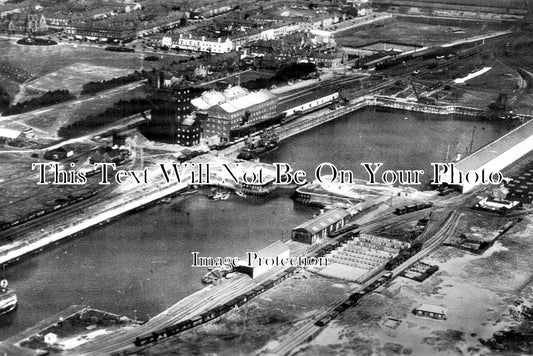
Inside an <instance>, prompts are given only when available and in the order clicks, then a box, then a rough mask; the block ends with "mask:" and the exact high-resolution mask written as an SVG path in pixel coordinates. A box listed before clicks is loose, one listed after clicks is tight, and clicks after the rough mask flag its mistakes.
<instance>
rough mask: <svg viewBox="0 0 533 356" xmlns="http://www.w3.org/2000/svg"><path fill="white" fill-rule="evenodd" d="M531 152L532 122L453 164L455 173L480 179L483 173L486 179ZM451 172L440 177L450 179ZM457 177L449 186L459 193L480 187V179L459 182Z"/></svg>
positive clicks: (532, 143)
mask: <svg viewBox="0 0 533 356" xmlns="http://www.w3.org/2000/svg"><path fill="white" fill-rule="evenodd" d="M531 150H533V120H532V121H528V122H526V123H525V124H523V125H521V126H519V127H517V128H516V129H514V130H513V131H511V132H509V133H507V134H506V135H504V136H502V137H500V138H499V139H497V140H495V141H493V142H491V143H490V144H488V145H486V146H484V147H482V148H481V149H479V150H478V151H476V152H474V153H473V154H471V155H470V156H468V157H465V158H464V159H462V160H461V161H459V162H457V163H456V164H455V171H456V173H457V171H460V172H462V173H463V174H466V173H467V172H469V171H474V172H476V173H478V176H479V177H481V172H482V171H483V170H484V171H485V177H488V176H489V175H490V174H491V173H492V172H498V171H501V170H503V169H504V168H506V167H507V166H509V165H510V164H512V163H513V162H515V161H516V160H518V159H519V158H520V157H522V156H524V155H526V154H527V153H529V152H530V151H531ZM450 173H451V170H448V172H447V173H446V174H443V175H442V176H443V177H445V179H446V180H448V181H449V180H450V179H452V177H451V174H450ZM458 177H459V176H458V175H457V174H456V175H455V178H454V179H453V183H452V184H450V185H451V186H453V187H456V188H457V189H458V190H459V191H460V192H462V193H467V192H469V191H471V190H472V189H474V188H475V187H476V186H478V185H480V184H481V182H480V179H479V180H478V181H476V180H475V179H470V180H469V181H466V179H463V181H462V182H459V180H458ZM470 177H471V178H473V177H475V174H473V173H472V174H470Z"/></svg>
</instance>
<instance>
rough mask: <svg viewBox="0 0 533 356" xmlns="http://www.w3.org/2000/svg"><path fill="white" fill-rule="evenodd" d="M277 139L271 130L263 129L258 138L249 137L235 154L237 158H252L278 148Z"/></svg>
mask: <svg viewBox="0 0 533 356" xmlns="http://www.w3.org/2000/svg"><path fill="white" fill-rule="evenodd" d="M278 143H279V139H278V136H277V135H276V134H274V133H273V132H271V131H265V132H263V133H262V134H261V135H260V136H259V140H257V141H253V140H252V139H251V138H249V139H248V140H247V142H246V147H245V148H243V149H242V151H241V152H240V153H239V155H238V156H237V158H238V159H245V160H252V159H256V158H257V157H259V156H261V155H263V154H265V153H268V152H270V151H273V150H275V149H276V148H278Z"/></svg>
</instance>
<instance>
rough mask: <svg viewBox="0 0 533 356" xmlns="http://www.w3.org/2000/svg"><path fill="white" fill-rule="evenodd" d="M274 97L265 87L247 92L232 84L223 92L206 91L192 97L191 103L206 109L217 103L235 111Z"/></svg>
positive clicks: (227, 110)
mask: <svg viewBox="0 0 533 356" xmlns="http://www.w3.org/2000/svg"><path fill="white" fill-rule="evenodd" d="M275 98H276V96H275V95H274V94H272V93H271V92H269V91H268V90H266V89H263V90H259V91H256V92H249V91H248V90H246V89H244V88H242V87H240V86H234V87H231V88H228V89H226V90H224V91H223V92H218V91H214V90H211V91H206V92H204V93H202V95H201V96H200V97H198V98H195V99H192V100H191V104H193V105H194V106H195V107H196V108H197V109H199V110H208V109H210V108H212V107H214V106H217V105H218V106H219V107H220V108H221V109H222V110H224V111H226V112H236V111H239V110H243V109H246V108H248V107H250V106H254V105H257V104H259V103H262V102H265V101H267V100H271V99H275Z"/></svg>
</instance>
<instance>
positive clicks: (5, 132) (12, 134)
mask: <svg viewBox="0 0 533 356" xmlns="http://www.w3.org/2000/svg"><path fill="white" fill-rule="evenodd" d="M19 135H20V131H17V130H11V129H4V128H1V127H0V137H7V138H10V139H15V138H17V137H19Z"/></svg>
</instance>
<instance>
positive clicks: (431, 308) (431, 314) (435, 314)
mask: <svg viewBox="0 0 533 356" xmlns="http://www.w3.org/2000/svg"><path fill="white" fill-rule="evenodd" d="M413 314H414V315H416V316H422V317H426V318H432V319H437V320H446V319H447V316H446V314H447V310H446V309H444V308H442V307H439V306H436V305H430V304H421V305H420V306H418V307H416V308H415V309H413Z"/></svg>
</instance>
